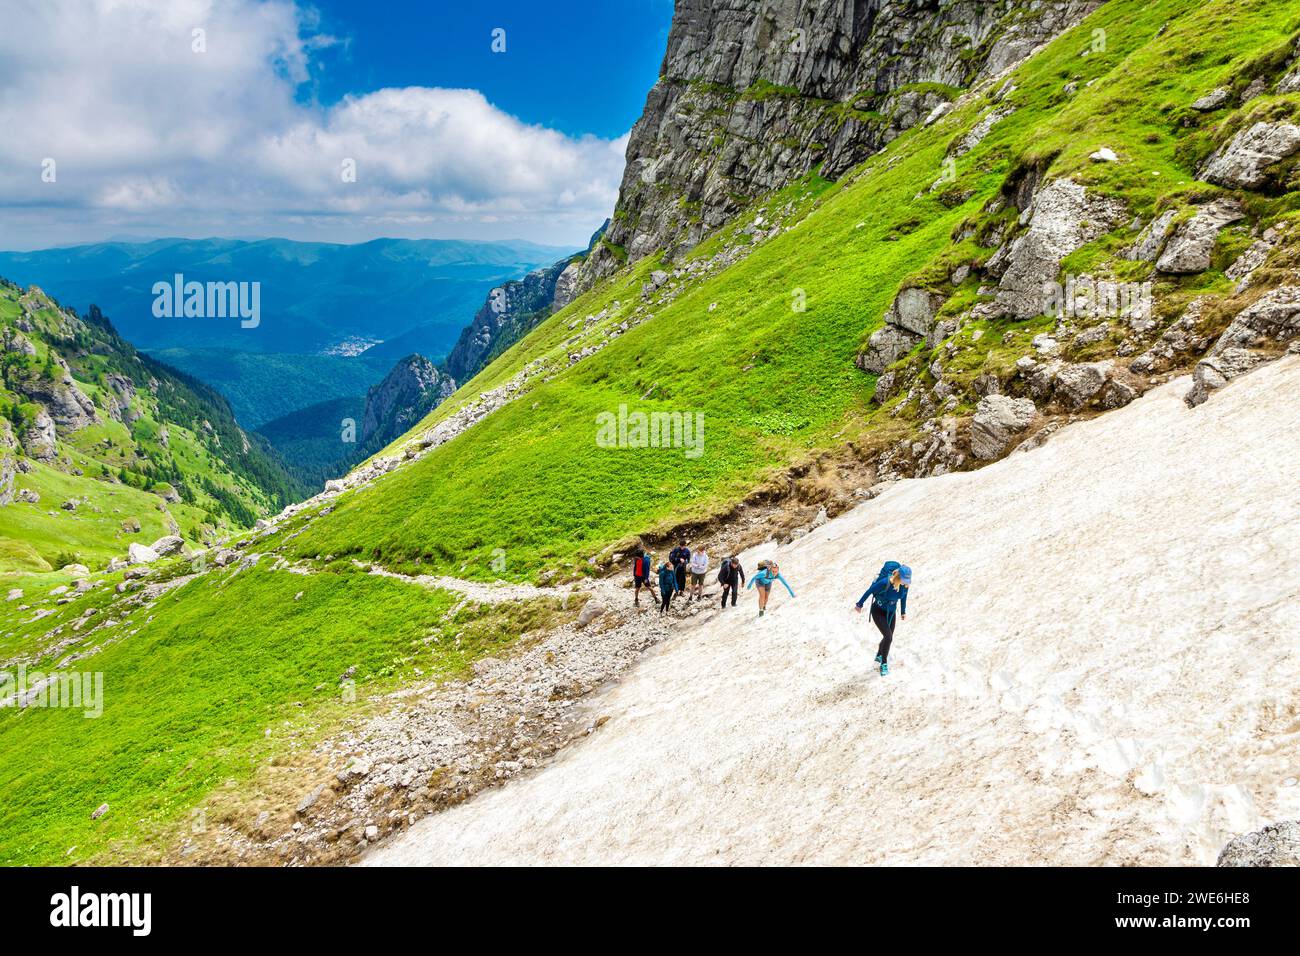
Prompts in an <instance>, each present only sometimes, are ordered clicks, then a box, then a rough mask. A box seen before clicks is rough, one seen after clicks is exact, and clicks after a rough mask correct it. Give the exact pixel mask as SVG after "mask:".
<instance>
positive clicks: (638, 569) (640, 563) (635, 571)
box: [632, 548, 654, 607]
mask: <svg viewBox="0 0 1300 956" xmlns="http://www.w3.org/2000/svg"><path fill="white" fill-rule="evenodd" d="M653 562H654V558H653V557H652V556H651V554H650V552H649V551H647V550H646V549H645V548H638V549H637V552H636V554H635V555H633V557H632V588H633V593H632V606H633V607H640V606H641V589H642V588H650V587H651V584H650V566H651V564H652V563H653Z"/></svg>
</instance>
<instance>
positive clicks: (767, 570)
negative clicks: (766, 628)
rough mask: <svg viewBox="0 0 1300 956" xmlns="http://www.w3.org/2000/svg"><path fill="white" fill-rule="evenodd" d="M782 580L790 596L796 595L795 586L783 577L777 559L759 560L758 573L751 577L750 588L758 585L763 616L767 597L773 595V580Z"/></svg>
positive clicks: (759, 602) (759, 612)
mask: <svg viewBox="0 0 1300 956" xmlns="http://www.w3.org/2000/svg"><path fill="white" fill-rule="evenodd" d="M773 581H780V582H781V583H782V584H784V585H785V589H786V590H787V591H789V592H790V597H794V588H792V587H790V582H789V581H787V580H786V579H785V578H783V577H781V569H780V568H779V567H777V563H776V562H775V561H760V562H758V573H757V574H755V575H754V576H753V577H752V578H750V579H749V584H748V585H746V587H748V588H752V587H753V586H754V585H755V584H757V585H758V616H759V617H762V616H763V612H765V611H766V610H767V599H768V598H769V597H771V596H772V582H773Z"/></svg>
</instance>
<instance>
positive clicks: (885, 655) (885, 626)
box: [871, 601, 894, 663]
mask: <svg viewBox="0 0 1300 956" xmlns="http://www.w3.org/2000/svg"><path fill="white" fill-rule="evenodd" d="M871 620H872V621H874V622H875V625H876V627H877V628H879V629H880V650H879V651H877V652H876V653H878V654H879V655H880V659H881V661H884V662H886V663H887V662H888V661H889V645H890V644H892V643H894V625H893V623H892V622H891V621H890V620H889V615H888V614H887V613H885V609H884V608H883V607H881V606H880V605H879V604H876V603H875V602H874V601H873V602H872V603H871Z"/></svg>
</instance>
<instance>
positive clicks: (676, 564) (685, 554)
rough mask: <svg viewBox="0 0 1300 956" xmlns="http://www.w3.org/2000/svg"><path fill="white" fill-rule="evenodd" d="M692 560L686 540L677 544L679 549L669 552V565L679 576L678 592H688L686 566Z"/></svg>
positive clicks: (683, 539)
mask: <svg viewBox="0 0 1300 956" xmlns="http://www.w3.org/2000/svg"><path fill="white" fill-rule="evenodd" d="M690 560H691V549H690V548H688V547H687V546H686V539H685V538H682V540H680V541H678V542H677V547H675V548H673V549H672V550H671V551H669V552H668V563H669V564H671V565H672V566H673V571H674V573H676V575H677V590H679V591H685V590H686V565H687V564H689V563H690Z"/></svg>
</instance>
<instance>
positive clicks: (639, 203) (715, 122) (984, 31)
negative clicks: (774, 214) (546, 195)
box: [581, 0, 1104, 288]
mask: <svg viewBox="0 0 1300 956" xmlns="http://www.w3.org/2000/svg"><path fill="white" fill-rule="evenodd" d="M1102 2H1104V0H1049V2H1046V3H1043V2H1032V3H1031V2H1024V0H992V2H989V0H957V2H952V3H938V2H935V0H853V2H851V3H842V2H818V3H811V4H810V3H802V2H795V0H782V2H778V3H765V4H762V5H761V7H759V5H757V4H749V3H735V2H730V0H683V2H680V3H678V4H677V6H676V9H675V12H674V16H673V25H672V30H671V31H670V33H669V36H668V50H667V52H666V53H665V55H664V62H663V66H662V67H661V68H660V71H659V72H660V78H659V82H658V83H657V84H655V87H654V89H652V90H651V91H650V95H649V97H648V99H647V101H646V108H645V112H644V114H643V115H642V117H641V120H640V121H639V122H638V123H637V124H636V126H635V128H634V129H633V130H632V136H631V139H630V141H629V143H628V151H627V155H628V164H627V170H626V171H625V173H624V175H623V185H622V190H621V192H620V197H619V206H618V212H617V214H616V215H615V216H614V222H613V224H612V225H611V227H610V230H609V233H608V235H607V236H606V240H605V242H603V243H602V244H601V246H600V247H599V248H598V249H597V250H596V251H595V253H594V254H593V255H592V256H591V257H590V259H589V260H588V262H587V265H586V266H585V267H584V270H583V276H582V282H581V284H582V286H583V287H584V288H585V287H586V286H587V285H589V284H590V282H591V281H593V280H594V279H596V278H599V277H600V276H604V275H608V274H610V273H611V272H613V271H615V270H616V269H618V268H619V267H620V266H621V265H622V264H623V263H625V262H627V261H632V262H635V261H637V260H639V259H641V258H643V257H645V256H648V255H652V254H654V253H656V252H659V251H666V253H667V257H668V258H669V259H672V258H675V257H676V256H677V255H679V254H680V253H681V252H683V251H685V250H687V249H689V248H691V247H692V246H694V245H695V244H696V243H697V242H699V241H700V240H701V239H702V238H704V237H705V236H707V235H708V234H709V233H710V232H712V231H714V230H715V229H718V228H719V227H721V226H723V225H725V224H726V223H727V222H729V221H730V220H731V219H732V218H734V217H735V216H736V215H737V214H738V213H740V212H741V210H742V209H744V208H745V206H746V205H747V204H748V203H750V202H751V201H753V200H754V199H756V198H758V197H760V196H762V195H764V194H766V193H769V192H771V191H773V190H775V189H779V188H781V187H783V186H786V185H787V184H789V183H791V182H793V181H795V180H796V179H798V178H800V177H802V176H805V175H807V174H808V173H810V172H812V171H813V170H814V169H816V170H818V171H819V172H820V174H821V175H822V176H823V177H825V178H827V179H837V178H839V176H840V175H842V174H843V173H844V172H846V171H847V170H849V169H851V168H852V167H854V166H856V165H857V164H858V163H860V162H862V161H863V160H864V159H866V158H867V157H868V156H870V155H871V154H872V153H875V152H877V151H878V150H879V149H881V148H882V147H884V146H886V145H887V144H889V143H890V142H892V141H893V140H894V139H896V138H897V137H898V136H899V135H900V134H902V133H903V132H905V131H906V130H908V129H910V128H911V127H913V126H915V125H916V124H917V123H919V122H921V121H923V120H926V119H927V118H933V117H935V116H937V115H940V114H941V113H942V112H943V111H944V110H946V109H948V108H950V106H951V101H952V100H953V99H954V98H955V97H956V96H957V95H958V94H959V93H960V92H961V90H962V89H964V88H966V87H969V86H971V85H972V84H974V83H976V82H977V81H978V80H980V79H981V78H984V77H988V76H993V75H996V74H997V73H999V72H1001V71H1003V70H1005V69H1006V68H1007V67H1009V66H1011V65H1012V64H1013V63H1015V62H1017V61H1019V60H1020V59H1023V58H1024V57H1025V56H1026V55H1028V54H1029V53H1030V52H1031V51H1032V50H1033V49H1034V48H1035V47H1037V46H1038V45H1039V44H1041V43H1043V42H1045V41H1047V40H1050V39H1052V38H1053V37H1055V36H1057V35H1058V34H1060V33H1061V32H1062V31H1063V30H1064V29H1065V28H1066V27H1069V26H1072V25H1073V24H1075V23H1078V22H1079V21H1080V20H1081V19H1083V17H1084V16H1085V15H1086V14H1088V13H1090V12H1092V11H1093V10H1095V9H1096V8H1097V7H1098V6H1100V5H1101V3H1102Z"/></svg>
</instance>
